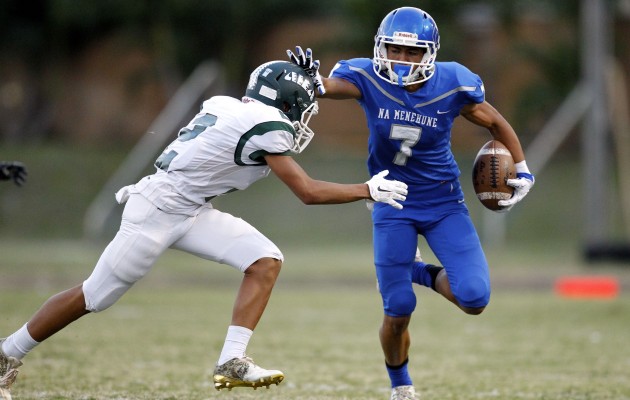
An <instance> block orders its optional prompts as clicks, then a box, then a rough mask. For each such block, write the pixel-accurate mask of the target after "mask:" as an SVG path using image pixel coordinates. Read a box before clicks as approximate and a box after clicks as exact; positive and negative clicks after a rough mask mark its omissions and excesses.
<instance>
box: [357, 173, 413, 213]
mask: <svg viewBox="0 0 630 400" xmlns="http://www.w3.org/2000/svg"><path fill="white" fill-rule="evenodd" d="M387 174H389V171H388V170H384V171H381V172H379V173H378V174H376V175H374V176H373V177H372V179H370V180H369V181H367V182H365V183H367V185H368V187H369V188H370V196H372V200H374V201H378V202H381V203H385V204H389V205H390V206H392V207H394V208H395V209H397V210H402V208H403V206H402V204H400V203H398V202H397V201H396V200H398V201H405V199H406V198H407V184H405V183H403V182H400V181H394V180H387V179H385V176H387Z"/></svg>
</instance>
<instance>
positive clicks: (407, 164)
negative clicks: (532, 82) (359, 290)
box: [287, 7, 534, 400]
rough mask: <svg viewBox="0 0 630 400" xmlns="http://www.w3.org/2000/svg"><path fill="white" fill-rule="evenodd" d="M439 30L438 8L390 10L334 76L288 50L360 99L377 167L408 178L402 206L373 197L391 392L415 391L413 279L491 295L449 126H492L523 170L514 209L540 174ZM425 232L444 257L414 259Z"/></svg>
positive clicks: (326, 92) (480, 298) (319, 80)
mask: <svg viewBox="0 0 630 400" xmlns="http://www.w3.org/2000/svg"><path fill="white" fill-rule="evenodd" d="M439 48H440V35H439V32H438V28H437V25H436V23H435V21H434V20H433V18H432V17H431V16H430V15H429V14H428V13H426V12H424V11H422V10H420V9H418V8H414V7H402V8H398V9H395V10H393V11H391V12H390V13H389V14H388V15H387V16H386V17H385V18H384V19H383V21H382V22H381V25H380V27H379V28H378V32H377V34H376V36H375V45H374V56H373V58H371V59H370V58H355V59H350V60H344V61H339V62H338V63H337V64H336V65H335V67H334V68H333V70H332V72H331V73H330V75H329V77H328V78H323V77H321V76H320V74H319V61H318V60H313V55H312V51H311V50H310V49H307V50H306V52H304V51H303V50H302V49H301V47H299V46H298V47H296V52H295V53H293V52H291V51H290V50H289V51H287V53H288V55H289V57H290V58H291V61H292V62H294V63H295V64H297V65H299V66H301V67H302V68H303V69H304V70H305V71H306V72H307V73H308V74H309V75H310V76H311V77H313V79H314V83H315V85H316V88H317V90H318V95H319V96H320V97H328V98H332V99H356V100H357V101H358V102H359V104H360V105H361V107H362V108H363V110H364V112H365V115H366V117H367V124H368V128H369V131H370V136H369V141H368V160H367V166H368V169H369V172H370V174H371V175H374V174H375V173H377V172H378V171H381V170H385V169H387V170H389V171H390V174H391V176H392V177H393V178H394V179H398V180H401V181H403V182H405V183H407V184H408V190H409V193H408V195H407V199H406V201H405V202H404V205H405V207H404V209H403V210H401V211H396V210H393V209H392V208H391V207H385V206H383V205H381V204H374V207H373V211H372V220H373V241H374V261H375V265H376V276H377V280H378V286H379V291H380V293H381V296H382V300H383V307H384V319H383V324H382V326H381V329H380V341H381V346H382V348H383V352H384V354H385V362H386V368H387V371H388V373H389V377H390V380H391V385H392V395H391V399H392V400H400V399H415V398H416V397H415V396H416V394H415V389H414V387H413V383H412V380H411V378H410V376H409V373H408V371H407V363H408V353H409V345H410V336H409V330H408V325H409V321H410V318H411V314H412V313H413V311H414V309H415V307H416V296H415V295H414V291H413V288H412V283H414V282H415V283H418V284H421V285H424V286H427V287H431V288H433V289H434V290H435V291H437V292H438V293H440V294H442V295H443V296H444V297H446V298H447V299H448V300H450V301H451V302H453V303H454V304H455V305H457V306H458V307H459V308H461V309H462V310H463V311H464V312H466V313H468V314H473V315H476V314H480V313H481V312H482V311H483V310H484V308H485V307H486V305H487V304H488V302H489V299H490V278H489V273H488V263H487V261H486V257H485V255H484V252H483V250H482V247H481V243H480V240H479V237H478V235H477V232H476V230H475V228H474V226H473V224H472V221H471V218H470V216H469V213H468V209H467V207H466V203H465V201H464V194H463V192H462V189H461V185H460V182H459V176H460V170H459V167H458V166H457V163H456V162H455V158H454V156H453V153H452V151H451V145H450V142H451V128H452V126H453V121H454V120H455V118H456V117H458V116H460V115H462V116H464V118H466V119H467V120H469V121H471V122H472V123H474V124H476V125H479V126H482V127H485V128H487V129H488V130H489V131H490V134H491V135H492V137H493V138H494V139H496V140H499V141H501V142H502V143H503V144H505V145H506V146H507V148H508V149H509V150H510V152H511V153H512V156H513V158H514V161H515V163H516V170H517V177H516V179H512V180H509V181H508V184H509V185H511V186H513V187H514V188H515V191H514V195H513V196H512V198H510V199H507V200H501V202H500V203H499V205H501V206H503V207H504V208H503V211H507V210H508V209H509V208H511V207H512V206H513V205H514V204H515V203H517V202H518V201H520V200H521V199H522V198H523V197H524V196H525V195H526V194H527V192H528V191H529V189H530V188H531V187H532V185H533V184H534V177H533V175H532V174H531V173H530V171H529V169H528V168H527V164H526V162H525V155H524V153H523V149H522V148H521V145H520V142H519V139H518V137H517V135H516V133H515V132H514V129H513V128H512V127H511V126H510V124H509V123H508V122H507V121H506V120H505V118H504V117H503V116H502V115H501V114H500V113H499V112H498V111H497V110H496V109H495V108H494V107H492V106H491V105H490V104H489V103H488V102H487V101H485V91H484V86H483V82H482V81H481V79H480V78H479V76H478V75H476V74H474V73H472V72H471V71H470V70H469V69H467V68H466V67H464V66H463V65H461V64H458V63H456V62H436V56H437V51H438V49H439ZM418 235H422V236H424V238H425V239H426V241H427V243H428V245H429V247H430V248H431V250H432V251H433V253H434V254H435V255H436V257H437V258H438V260H439V261H440V263H441V264H442V265H443V266H444V267H439V266H434V265H429V264H425V263H422V262H421V261H418V260H417V259H414V254H415V252H416V248H417V247H416V246H417V240H418Z"/></svg>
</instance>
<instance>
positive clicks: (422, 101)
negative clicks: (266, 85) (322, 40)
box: [330, 58, 484, 185]
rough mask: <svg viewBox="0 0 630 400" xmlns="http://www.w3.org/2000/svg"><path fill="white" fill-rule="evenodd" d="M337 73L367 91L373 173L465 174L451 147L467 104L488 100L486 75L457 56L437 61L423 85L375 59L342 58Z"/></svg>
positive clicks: (437, 177) (403, 177)
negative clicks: (411, 83)
mask: <svg viewBox="0 0 630 400" xmlns="http://www.w3.org/2000/svg"><path fill="white" fill-rule="evenodd" d="M330 76H331V77H334V78H342V79H344V80H347V81H349V82H351V83H352V84H354V85H355V86H356V87H357V88H359V90H360V91H361V94H362V97H361V99H359V100H358V101H359V104H360V105H361V107H362V108H363V110H364V112H365V115H366V117H367V123H368V128H369V130H370V137H369V141H368V151H369V155H368V161H367V164H368V169H369V172H370V175H375V174H377V173H378V172H380V171H382V170H385V169H387V170H389V177H391V178H392V179H398V180H400V181H403V182H405V183H407V184H408V185H423V184H431V183H435V182H444V181H453V180H455V179H457V178H458V177H459V175H460V170H459V167H458V166H457V163H456V162H455V158H454V157H453V153H452V151H451V127H452V126H453V121H454V120H455V118H456V117H457V116H458V115H459V112H460V110H461V109H462V107H463V106H464V105H466V104H470V103H481V102H483V101H484V87H483V83H482V81H481V79H480V78H479V76H477V75H476V74H473V73H472V72H471V71H470V70H468V69H467V68H466V67H464V66H463V65H461V64H459V63H456V62H438V63H435V74H434V75H433V76H432V77H431V79H429V80H428V81H426V82H425V83H424V85H423V86H422V87H421V88H420V89H419V90H417V91H415V92H413V93H410V92H407V91H406V90H405V89H403V88H402V87H398V86H396V85H393V84H390V83H388V82H386V81H384V80H383V79H381V78H379V77H378V76H377V75H376V73H375V72H374V69H373V68H372V60H371V59H368V58H355V59H351V60H345V61H340V62H339V63H338V64H337V65H336V66H335V68H334V69H333V70H332V72H331V74H330Z"/></svg>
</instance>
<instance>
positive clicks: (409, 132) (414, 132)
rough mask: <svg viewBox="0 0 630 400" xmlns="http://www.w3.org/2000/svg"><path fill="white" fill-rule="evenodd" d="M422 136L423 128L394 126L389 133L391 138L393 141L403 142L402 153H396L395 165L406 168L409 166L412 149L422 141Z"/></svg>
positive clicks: (401, 145)
mask: <svg viewBox="0 0 630 400" xmlns="http://www.w3.org/2000/svg"><path fill="white" fill-rule="evenodd" d="M421 135H422V128H419V127H417V126H409V125H392V129H391V131H390V132H389V138H390V139H392V140H402V143H401V144H400V151H399V152H398V153H396V157H394V164H396V165H401V166H405V165H407V159H408V158H409V157H411V154H412V151H411V148H412V147H413V146H415V145H416V143H418V141H420V136H421Z"/></svg>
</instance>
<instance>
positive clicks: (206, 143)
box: [0, 61, 407, 397]
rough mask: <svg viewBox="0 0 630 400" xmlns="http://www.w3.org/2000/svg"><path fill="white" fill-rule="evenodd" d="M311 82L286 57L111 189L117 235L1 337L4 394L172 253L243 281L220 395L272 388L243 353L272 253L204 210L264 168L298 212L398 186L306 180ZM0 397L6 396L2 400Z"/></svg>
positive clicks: (375, 196) (267, 284) (222, 364)
mask: <svg viewBox="0 0 630 400" xmlns="http://www.w3.org/2000/svg"><path fill="white" fill-rule="evenodd" d="M314 99H315V96H314V92H313V81H312V79H311V78H310V77H309V76H307V75H306V74H305V73H304V71H303V70H302V69H301V68H299V67H297V66H295V65H293V64H292V63H289V62H285V61H272V62H269V63H266V64H263V65H261V66H260V67H258V68H257V69H256V70H255V71H254V72H253V73H252V75H251V78H250V81H249V84H248V87H247V90H246V94H245V97H243V99H242V100H238V99H235V98H231V97H226V96H217V97H212V98H210V99H209V100H206V101H205V102H204V103H203V106H202V107H201V111H200V112H199V113H198V114H197V115H196V116H195V117H194V118H193V120H192V121H191V122H190V123H189V124H188V125H187V126H186V127H184V128H183V129H181V130H180V131H179V134H178V136H177V138H176V139H175V140H174V141H173V142H172V143H171V144H170V145H169V146H168V147H167V148H166V149H165V150H164V152H163V153H162V154H161V155H160V156H159V157H158V158H157V160H156V161H155V166H156V172H155V173H154V174H153V175H150V176H147V177H144V178H143V179H141V180H140V181H139V182H138V183H136V184H134V185H130V186H127V187H124V188H122V189H121V190H120V191H118V193H116V199H117V200H118V202H119V203H126V205H125V209H124V212H123V215H122V222H121V226H120V230H119V231H118V233H117V234H116V236H115V237H114V239H113V240H112V242H111V243H110V244H109V245H108V246H107V248H106V249H105V251H104V252H103V254H102V255H101V257H100V259H99V260H98V262H97V264H96V267H95V268H94V271H93V272H92V274H91V275H90V276H89V277H88V278H87V280H85V282H83V283H82V284H80V285H78V286H76V287H74V288H71V289H69V290H67V291H64V292H62V293H59V294H57V295H55V296H52V297H51V298H50V299H49V300H48V301H47V302H46V303H44V305H43V306H42V308H41V309H40V310H39V311H37V312H36V313H35V315H34V316H33V317H32V318H31V319H30V320H29V321H28V322H27V323H26V324H24V326H23V327H22V328H20V329H19V330H18V331H17V332H15V333H13V334H12V335H10V336H9V337H7V338H6V339H2V340H0V350H1V351H0V388H1V389H2V390H3V392H4V393H7V395H8V396H10V394H8V391H9V388H10V386H11V384H12V383H13V381H14V380H15V378H16V375H17V368H18V367H19V366H20V365H21V364H22V361H21V360H22V358H23V357H24V356H26V354H27V353H28V352H29V351H30V350H32V349H33V348H34V347H35V346H36V345H38V344H39V343H41V342H42V341H44V340H45V339H47V338H48V337H50V336H51V335H53V334H54V333H56V332H58V331H59V330H61V329H63V328H64V327H66V326H67V325H68V324H70V323H71V322H73V321H75V320H77V319H78V318H80V317H81V316H83V315H85V314H88V313H95V312H98V311H102V310H105V309H106V308H108V307H110V306H111V305H113V304H114V303H115V302H116V301H117V300H118V299H120V297H121V296H122V295H123V294H124V293H125V292H126V291H127V290H128V289H129V288H130V287H131V286H133V284H134V283H135V282H137V281H138V280H139V279H141V278H142V277H143V276H145V275H146V274H147V272H149V270H150V269H151V267H152V266H153V264H154V263H155V261H156V260H157V258H158V257H159V256H160V255H161V254H162V253H163V252H164V251H165V250H166V249H167V248H174V249H179V250H183V251H186V252H189V253H191V254H195V255H197V256H199V257H202V258H204V259H207V260H212V261H216V262H219V263H223V264H227V265H230V266H232V267H234V268H236V269H238V270H239V271H241V272H242V273H243V274H244V277H243V281H242V283H241V287H240V289H239V292H238V296H237V298H236V302H235V305H234V309H233V314H232V321H231V325H230V326H229V328H228V331H227V337H226V339H225V342H224V346H223V349H222V351H221V354H220V356H219V360H218V362H217V365H216V369H215V371H214V384H215V388H216V389H217V390H220V389H222V388H228V389H231V388H232V387H237V386H247V387H254V388H256V387H259V386H269V385H270V384H274V383H275V384H278V383H280V382H281V381H282V379H283V378H284V375H283V373H282V372H281V371H278V370H267V369H263V368H261V367H259V366H257V365H256V364H254V362H253V361H252V360H251V358H249V357H246V356H245V350H246V347H247V345H248V342H249V340H250V338H251V335H252V333H253V330H254V328H255V327H256V325H257V323H258V321H259V319H260V317H261V316H262V313H263V311H264V309H265V307H266V305H267V301H268V300H269V297H270V295H271V290H272V288H273V286H274V283H275V281H276V278H277V276H278V273H279V272H280V266H281V264H282V261H283V255H282V253H281V251H280V250H279V249H278V247H276V245H275V244H273V243H272V242H271V241H270V240H269V239H267V238H266V237H265V236H264V235H263V234H262V233H260V232H259V231H258V230H256V229H255V228H254V227H253V226H251V225H250V224H248V223H247V222H245V221H243V220H242V219H240V218H236V217H233V216H232V215H230V214H226V213H224V212H221V211H219V210H216V209H214V208H213V207H212V204H211V203H210V201H211V199H212V198H214V197H216V196H220V195H224V194H226V193H229V192H231V191H234V190H243V189H246V188H247V187H248V186H249V185H251V184H252V183H253V182H255V181H257V180H259V179H261V178H264V177H266V176H267V175H268V174H269V172H270V171H273V172H274V173H275V174H276V175H277V176H278V177H279V178H280V180H282V181H283V182H284V183H285V184H286V185H287V186H288V187H289V188H290V189H291V190H292V191H293V192H294V193H295V194H296V196H297V197H299V198H300V200H302V201H303V202H304V203H305V204H334V203H348V202H352V201H358V200H363V199H366V200H373V201H377V202H383V203H387V204H389V205H391V206H393V207H394V208H397V209H400V208H402V206H401V205H400V204H399V203H398V201H403V200H405V198H406V194H407V185H406V184H404V183H402V182H399V181H392V180H386V179H384V178H383V177H384V176H385V175H386V174H387V171H382V173H380V174H378V175H376V176H374V177H373V178H372V179H370V180H369V181H368V182H366V184H337V183H331V182H324V181H318V180H314V179H312V178H311V177H309V176H308V175H307V174H306V172H305V171H304V170H303V169H302V168H301V167H300V166H299V165H298V164H297V163H296V162H295V161H294V160H293V158H292V157H291V155H292V154H297V153H299V152H301V151H302V150H304V148H305V147H306V146H307V145H308V143H309V141H310V140H311V139H312V137H313V131H312V130H311V129H310V128H309V127H308V125H307V124H308V121H309V119H310V118H311V116H312V115H314V114H316V113H317V102H316V101H315V100H314ZM7 395H5V397H6V396H7Z"/></svg>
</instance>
